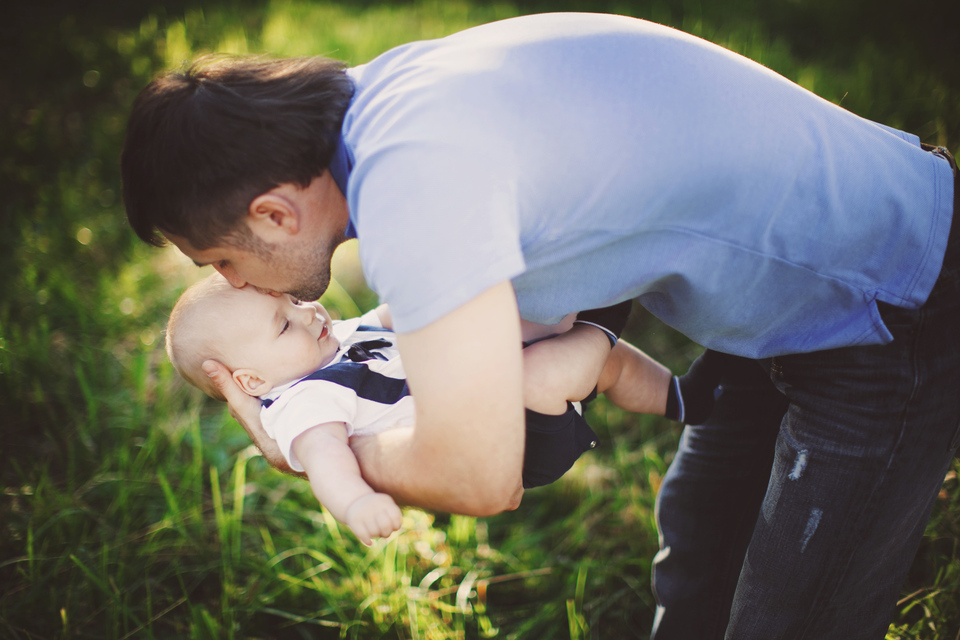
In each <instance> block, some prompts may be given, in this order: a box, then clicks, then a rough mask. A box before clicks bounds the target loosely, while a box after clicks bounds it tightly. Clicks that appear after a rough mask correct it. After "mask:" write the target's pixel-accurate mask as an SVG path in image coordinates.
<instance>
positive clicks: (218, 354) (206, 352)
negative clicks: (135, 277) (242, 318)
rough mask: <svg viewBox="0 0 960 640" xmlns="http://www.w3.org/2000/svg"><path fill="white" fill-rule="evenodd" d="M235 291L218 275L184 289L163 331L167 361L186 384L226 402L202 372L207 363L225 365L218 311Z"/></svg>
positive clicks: (215, 274) (210, 276) (214, 274)
mask: <svg viewBox="0 0 960 640" xmlns="http://www.w3.org/2000/svg"><path fill="white" fill-rule="evenodd" d="M235 292H236V289H234V288H233V286H231V285H230V283H229V282H227V281H226V279H225V278H224V277H223V276H222V275H220V274H219V273H213V274H211V275H209V276H207V277H206V278H204V279H203V280H200V281H199V282H196V283H195V284H193V285H191V286H190V287H188V288H187V290H186V291H184V292H183V294H182V295H181V296H180V298H179V299H178V300H177V303H176V304H175V305H174V306H173V311H171V312H170V318H169V320H167V329H166V350H167V357H168V358H170V362H171V363H172V364H173V366H174V368H175V369H176V370H177V373H179V374H180V375H181V376H182V377H183V378H184V379H185V380H186V381H187V382H189V383H190V384H192V385H193V386H195V387H197V388H198V389H200V390H201V391H203V392H204V393H206V394H207V395H208V396H210V397H211V398H214V399H216V400H220V401H222V402H225V401H226V398H224V397H223V394H221V393H220V390H219V389H217V386H216V385H215V384H214V383H213V380H211V379H210V377H209V376H208V375H207V374H206V373H204V372H203V369H202V365H203V363H204V361H206V360H218V361H220V362H224V356H223V352H222V349H221V348H220V347H221V345H220V340H219V331H220V330H221V326H220V324H219V323H218V322H217V321H218V320H219V318H217V311H219V310H220V309H219V307H221V306H222V305H223V304H224V302H225V299H226V296H229V295H230V294H232V293H235Z"/></svg>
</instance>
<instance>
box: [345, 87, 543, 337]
mask: <svg viewBox="0 0 960 640" xmlns="http://www.w3.org/2000/svg"><path fill="white" fill-rule="evenodd" d="M430 104H433V103H430ZM422 106H423V111H422V112H421V111H418V112H416V113H414V114H411V113H409V112H405V113H402V114H399V115H398V117H397V119H396V120H395V121H394V122H393V124H392V126H391V127H390V128H389V129H386V130H384V131H382V132H380V131H378V132H377V133H378V134H382V136H381V137H379V138H377V141H376V144H375V145H374V146H375V148H373V149H367V150H366V152H364V153H362V154H361V155H359V156H358V158H357V164H356V166H355V167H354V172H353V174H352V176H351V184H350V187H349V189H348V197H349V198H350V200H351V203H350V206H351V208H354V209H355V210H356V211H357V231H358V237H359V238H360V255H361V260H362V262H363V267H364V273H365V275H366V276H367V278H368V281H369V283H370V285H371V288H373V289H374V291H376V292H377V294H378V295H379V296H380V300H381V301H382V302H387V303H389V304H390V313H391V315H392V317H393V322H394V329H395V330H396V331H397V332H400V333H402V332H409V331H414V330H416V329H420V328H423V327H424V326H426V325H428V324H430V323H431V322H433V321H435V320H437V319H439V318H440V317H442V316H444V315H446V314H447V313H449V312H450V311H452V310H454V309H456V308H457V307H459V306H461V305H462V304H464V303H466V302H468V301H470V300H471V299H473V298H475V297H476V296H478V295H479V294H481V293H483V292H484V291H485V290H487V289H489V288H490V287H492V286H493V285H495V284H497V283H498V282H502V281H503V280H508V279H511V278H514V277H516V276H517V275H519V274H521V273H523V271H524V269H525V261H524V257H523V250H522V246H521V240H520V237H521V233H520V226H521V223H520V215H519V211H518V196H517V192H516V189H517V182H516V179H515V176H512V175H511V172H512V162H511V159H510V156H509V155H505V152H504V151H503V150H502V149H496V150H495V149H493V148H492V146H493V145H492V143H491V142H490V141H489V140H485V133H484V131H485V130H486V128H485V127H484V126H483V123H482V122H480V121H479V120H478V119H477V118H475V117H474V116H476V114H475V113H473V114H470V113H461V111H462V110H461V109H459V108H458V107H457V106H454V107H452V108H450V109H449V110H447V111H444V112H443V113H434V112H433V111H432V110H431V108H430V105H429V104H427V105H422Z"/></svg>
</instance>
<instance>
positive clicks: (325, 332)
mask: <svg viewBox="0 0 960 640" xmlns="http://www.w3.org/2000/svg"><path fill="white" fill-rule="evenodd" d="M328 335H330V325H328V324H327V323H326V322H324V323H323V329H320V336H319V337H318V338H317V342H320V341H321V340H323V339H324V338H326V337H327V336H328Z"/></svg>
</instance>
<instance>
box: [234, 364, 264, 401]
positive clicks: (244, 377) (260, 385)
mask: <svg viewBox="0 0 960 640" xmlns="http://www.w3.org/2000/svg"><path fill="white" fill-rule="evenodd" d="M233 381H234V382H236V383H237V386H239V387H240V388H241V389H243V391H244V393H246V394H247V395H249V396H253V397H255V398H259V397H260V396H262V395H263V394H265V393H267V392H268V391H270V389H272V388H273V385H271V384H270V383H269V382H267V381H266V380H264V379H263V378H261V377H260V375H259V374H258V373H257V372H256V371H254V370H253V369H237V370H236V371H234V372H233Z"/></svg>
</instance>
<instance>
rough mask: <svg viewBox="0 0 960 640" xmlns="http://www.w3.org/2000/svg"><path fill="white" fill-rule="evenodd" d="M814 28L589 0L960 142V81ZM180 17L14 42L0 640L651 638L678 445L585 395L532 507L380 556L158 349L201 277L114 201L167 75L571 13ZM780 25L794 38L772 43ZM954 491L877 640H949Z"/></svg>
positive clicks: (430, 6)
mask: <svg viewBox="0 0 960 640" xmlns="http://www.w3.org/2000/svg"><path fill="white" fill-rule="evenodd" d="M776 6H779V7H780V9H779V10H780V11H781V13H779V14H775V15H769V12H770V11H771V9H770V8H769V7H776ZM809 6H810V7H812V9H809V10H810V11H812V12H813V13H811V14H797V13H796V12H798V11H801V9H798V8H797V5H796V4H782V3H780V4H778V3H769V7H768V8H766V9H765V10H764V11H760V10H758V9H757V8H756V7H754V6H753V4H752V3H751V2H749V1H748V0H740V1H738V2H732V1H731V2H725V3H708V2H701V3H697V2H684V3H679V2H653V3H635V4H627V5H624V4H614V3H608V4H604V3H600V4H595V5H591V7H592V8H599V9H603V10H609V11H617V12H621V13H632V14H634V15H638V16H640V17H647V18H652V19H655V20H658V21H661V22H666V23H669V24H673V25H675V26H677V27H679V28H683V29H685V30H687V31H690V32H692V33H696V34H698V35H702V36H704V37H707V38H709V39H712V40H715V41H717V42H720V43H721V44H724V45H726V46H729V47H730V48H733V49H734V50H737V51H740V52H742V53H744V54H746V55H749V56H750V57H753V58H755V59H759V60H760V61H762V62H763V63H764V64H767V65H769V66H771V67H773V68H774V69H776V70H778V71H779V72H781V73H783V74H785V75H787V76H788V77H791V78H793V79H795V80H797V81H798V82H801V84H804V85H805V86H807V87H808V88H811V89H814V90H815V91H817V92H819V93H820V94H821V95H823V96H824V97H826V98H827V99H830V100H833V101H835V102H842V104H844V106H847V107H849V108H851V109H853V110H855V111H857V112H858V113H861V114H863V115H865V116H866V117H870V118H873V119H876V120H879V121H883V122H886V123H889V124H893V125H897V126H902V127H905V128H907V129H910V130H913V131H916V132H918V133H920V134H921V135H922V136H923V137H924V139H925V140H928V141H931V142H939V143H941V144H947V145H948V146H950V147H951V148H953V149H956V148H957V135H958V133H957V132H958V131H960V117H958V110H960V99H958V90H960V88H958V87H960V83H957V82H955V81H954V80H953V78H952V76H950V75H949V74H945V72H944V73H941V71H940V70H939V68H938V67H935V66H933V67H931V66H929V65H926V64H924V63H925V58H924V55H925V54H924V50H923V49H922V48H916V47H912V46H911V45H910V43H897V46H896V47H892V46H885V47H881V46H878V45H877V44H876V42H877V41H876V40H875V39H873V40H871V39H869V38H866V37H864V38H862V39H853V40H852V41H851V39H845V40H844V41H843V42H842V43H840V42H839V41H836V42H834V41H829V40H828V41H827V42H826V44H825V45H824V46H821V47H819V48H810V47H806V48H804V47H802V46H800V45H799V43H801V42H802V41H803V38H804V37H805V36H806V35H808V34H809V33H811V30H816V29H820V30H821V32H823V33H829V32H830V29H828V28H827V27H825V26H823V25H824V24H828V25H829V24H830V20H839V18H838V15H837V13H836V12H837V11H839V10H838V9H834V8H832V5H831V4H830V3H816V2H814V3H810V5H809ZM131 7H132V8H131ZM168 7H169V8H168V9H166V10H160V9H158V10H155V11H147V10H145V9H140V8H137V7H135V6H134V5H131V4H129V3H122V4H121V3H117V4H116V5H107V7H106V8H105V9H102V10H101V11H100V12H99V13H98V12H97V10H95V9H93V8H91V9H90V11H89V12H87V13H85V14H77V15H69V14H63V15H58V16H56V17H55V19H52V18H51V17H50V16H48V15H46V14H45V13H43V12H42V11H41V10H40V9H33V11H34V13H32V14H31V13H30V11H31V9H30V7H28V6H25V7H24V8H23V10H22V13H23V15H26V16H27V18H23V19H22V20H23V22H22V23H18V27H19V28H20V30H21V31H23V32H24V33H29V34H30V36H31V38H30V39H29V40H30V42H31V43H33V44H31V45H29V46H30V47H31V48H29V49H27V50H26V54H24V53H21V52H20V51H19V50H18V51H17V53H18V54H19V55H20V58H19V63H18V64H16V65H8V67H7V68H8V71H7V72H6V73H7V74H8V75H7V77H5V78H4V82H5V83H9V85H10V87H11V90H6V91H0V106H2V107H3V109H0V112H2V113H3V114H4V115H3V116H2V117H3V118H5V121H4V125H3V127H2V128H0V135H2V138H0V143H2V148H4V149H5V150H7V151H5V153H4V157H3V159H2V160H0V179H2V182H3V186H4V192H5V194H6V198H5V201H4V203H3V205H2V207H3V208H2V209H0V225H2V226H0V266H2V268H3V270H4V273H5V274H7V277H6V278H4V279H3V280H0V411H2V415H4V420H3V421H2V423H0V425H2V426H0V429H2V433H0V435H2V438H0V455H2V465H0V484H2V488H3V492H2V494H0V527H2V535H0V637H4V638H14V639H20V638H31V639H33V638H44V639H47V638H278V639H279V638H328V637H329V638H416V639H424V640H426V639H434V638H437V639H441V638H442V639H446V638H481V637H497V638H568V637H569V638H572V639H573V638H630V637H638V638H645V637H647V635H648V629H649V627H650V623H651V621H652V616H653V610H654V602H653V597H652V595H651V593H650V589H649V586H648V582H649V579H648V577H649V573H650V561H651V559H652V557H653V554H654V553H655V551H656V544H657V536H656V529H655V526H654V521H653V502H654V497H655V495H656V491H657V488H658V486H659V482H660V478H661V477H662V476H663V474H664V473H665V471H666V468H667V466H668V464H669V462H670V457H671V452H672V451H673V450H674V448H675V446H676V442H677V439H678V436H679V433H678V431H677V428H676V426H675V425H673V424H671V423H669V422H666V421H664V420H660V419H657V418H653V417H649V416H637V415H630V414H625V413H623V412H621V411H619V410H617V409H616V408H613V407H610V406H609V405H606V404H604V403H603V402H602V400H601V401H598V402H597V403H594V404H593V405H592V406H591V409H590V411H591V416H590V417H591V422H592V424H594V425H595V427H596V429H597V431H598V434H599V435H600V436H601V439H602V441H603V442H604V443H605V444H604V447H603V448H602V449H601V450H598V451H594V452H591V453H590V454H588V455H587V456H585V457H584V459H583V460H581V462H580V463H578V465H577V466H576V467H575V468H574V469H573V470H572V471H571V472H570V473H569V474H568V475H567V476H566V477H565V478H564V479H563V480H562V481H561V482H559V483H557V484H555V485H552V486H550V487H547V488H543V489H540V490H537V491H532V492H529V494H528V495H527V497H526V498H525V500H524V505H523V507H522V509H521V510H520V511H518V512H514V513H507V514H503V515H501V516H498V517H494V518H486V519H473V518H466V517H458V516H445V515H442V514H428V513H424V512H420V511H416V510H408V511H406V513H405V520H404V527H403V530H402V532H401V533H400V534H399V535H397V536H395V537H394V538H391V539H390V540H389V541H387V542H380V543H378V544H377V545H376V546H374V547H373V548H370V549H368V548H365V547H363V546H362V545H360V544H359V543H357V542H356V541H355V540H354V539H353V538H352V536H351V535H350V534H349V532H346V531H343V530H341V528H340V527H339V526H338V525H337V523H336V522H335V521H334V520H333V519H332V518H331V517H330V515H329V514H328V513H326V512H325V511H324V510H322V509H320V508H318V506H317V505H316V503H315V501H314V499H313V497H312V494H311V493H310V491H309V487H308V486H307V485H306V484H305V483H303V482H302V481H298V480H294V479H291V478H287V477H284V476H282V475H280V474H277V473H276V472H274V471H272V470H270V469H269V468H267V467H266V465H265V464H264V462H263V460H262V459H261V458H260V457H259V456H257V455H256V454H255V452H253V451H251V449H250V447H249V443H248V441H247V440H246V436H245V435H244V433H243V432H242V430H241V429H240V428H239V426H237V425H236V424H235V423H234V422H233V421H232V420H231V419H230V418H229V416H228V415H227V413H226V412H225V410H224V408H223V407H222V405H217V404H214V403H211V402H208V401H205V400H204V399H202V398H201V397H199V396H198V394H197V393H196V392H194V391H193V390H192V389H190V388H188V387H186V386H185V385H184V384H183V383H182V382H181V381H180V380H179V379H178V378H177V377H176V375H175V374H174V372H173V371H172V369H171V367H170V365H169V364H168V363H167V362H166V360H165V358H164V356H163V354H162V351H161V350H160V348H159V345H160V343H161V341H162V340H161V338H162V328H163V323H164V319H165V316H166V313H167V312H168V310H169V308H170V306H171V304H172V301H173V300H174V298H175V296H176V295H177V293H178V292H179V291H180V290H182V288H183V287H184V286H185V285H186V284H187V282H188V281H190V280H191V279H193V278H195V277H197V276H198V274H197V273H195V271H196V270H195V269H194V268H193V267H192V265H189V263H186V264H185V263H184V261H183V260H182V259H180V258H179V257H178V256H177V254H176V253H175V252H173V251H154V250H150V249H148V248H147V247H144V246H141V245H139V244H138V243H137V242H136V241H135V239H134V238H133V237H132V235H131V234H130V232H129V230H127V229H126V226H125V223H124V221H123V216H122V211H121V209H120V207H119V204H118V194H119V192H120V191H119V189H120V186H119V180H118V176H117V168H116V153H117V149H118V148H119V144H120V140H121V136H122V130H123V122H124V118H125V114H126V111H127V109H128V108H129V103H130V101H131V100H132V97H133V95H134V94H135V92H136V90H137V89H138V88H139V87H141V86H142V85H143V84H144V83H145V82H146V80H147V78H148V77H149V76H150V75H151V74H152V73H154V72H155V71H156V70H158V69H160V68H162V67H166V66H169V65H174V64H178V63H179V62H180V61H181V60H184V59H187V58H190V57H192V56H194V55H195V54H198V53H201V52H205V51H214V50H231V51H236V52H244V51H248V52H254V51H262V50H269V51H272V52H274V53H277V54H281V55H288V54H289V55H292V54H310V53H328V54H332V55H335V56H337V57H341V58H344V59H347V60H349V61H351V62H353V63H358V62H363V61H365V60H367V59H369V58H370V57H372V56H373V55H375V54H376V53H378V52H379V51H382V50H384V49H386V48H388V47H390V46H393V45H396V44H400V43H402V42H405V41H408V40H411V39H416V38H427V37H435V36H440V35H443V34H446V33H450V32H453V31H456V30H459V29H461V28H464V27H467V26H470V25H472V24H477V23H481V22H486V21H490V20H493V19H498V18H502V17H507V16H510V15H514V14H516V13H521V12H532V11H540V10H544V9H546V8H562V9H582V8H583V7H584V5H582V4H577V3H575V2H568V3H565V4H564V3H559V4H556V3H554V4H550V5H545V4H542V3H540V4H538V3H526V4H524V3H520V4H517V5H513V4H510V3H499V4H479V3H477V4H470V3H467V2H417V3H404V2H394V3H382V4H374V3H360V4H346V3H344V4H332V3H307V2H298V1H292V0H288V1H283V2H279V1H278V2H267V3H253V2H251V3H248V4H245V5H222V6H221V5H216V4H208V5H205V6H204V8H203V9H202V10H201V9H199V8H197V6H196V5H188V4H184V5H177V4H168ZM818 11H819V12H820V13H817V12H818ZM765 12H766V13H765ZM30 16H33V18H32V21H31V19H30ZM784 16H786V18H784ZM798 16H799V17H798ZM841 17H842V16H841ZM778 18H779V19H778ZM788 18H789V19H788ZM795 18H796V19H795ZM799 18H803V20H799ZM818 21H819V22H818ZM824 21H826V22H824ZM792 23H798V24H799V23H802V24H803V25H804V29H805V30H804V31H803V32H802V33H793V32H790V31H788V30H784V25H785V24H792ZM817 25H820V26H817ZM840 26H842V25H837V26H836V27H831V28H836V29H837V30H838V31H840V32H843V29H841V28H840ZM818 33H819V32H818ZM821 35H822V34H821ZM821 42H823V41H822V39H821ZM831 43H832V44H831ZM4 46H7V45H4ZM24 46H26V45H24ZM3 51H4V52H6V51H7V50H6V49H4V50H3ZM12 59H13V58H11V60H12ZM881 69H882V70H885V72H884V73H880V72H879V71H877V70H881ZM13 87H15V88H16V90H12V88H13ZM916 95H928V96H933V97H932V98H930V99H928V100H918V99H916V98H914V96H916ZM337 260H338V263H337V265H335V274H336V275H337V276H338V278H339V281H338V284H339V285H342V286H338V287H334V288H333V289H331V291H330V293H328V296H327V298H326V299H325V302H326V303H328V304H329V305H330V306H332V307H334V308H336V309H339V310H340V311H341V312H342V313H343V314H344V315H353V314H354V313H355V311H356V310H357V308H362V309H367V308H370V307H372V306H373V304H374V303H375V300H374V298H373V296H372V294H371V293H370V292H369V291H367V290H365V289H364V288H363V286H362V280H360V279H359V278H358V277H357V276H356V274H355V272H353V271H351V269H350V268H349V267H350V265H351V264H352V263H353V262H354V261H355V258H354V257H353V256H352V255H351V254H350V247H348V248H347V251H345V252H342V253H341V254H338V256H337ZM628 331H629V336H630V338H631V339H632V340H633V341H634V342H636V343H637V344H639V345H640V346H641V347H643V348H644V349H646V350H647V351H648V352H650V353H651V354H653V355H654V356H656V357H658V358H659V359H661V360H663V361H665V362H666V363H667V364H668V365H670V366H671V367H672V368H674V369H675V370H682V369H683V368H685V366H686V364H687V363H688V362H689V361H690V359H691V358H692V357H694V356H695V355H696V353H697V351H698V349H697V347H696V346H695V345H692V344H690V343H689V342H687V341H686V340H685V339H683V338H682V337H681V336H678V335H677V334H676V333H674V332H672V331H670V330H669V329H667V328H665V327H663V326H662V325H659V324H658V323H656V322H655V321H653V320H650V319H648V318H640V319H637V320H636V322H635V323H634V324H633V325H631V327H630V328H629V329H628ZM958 472H960V467H958V466H957V465H956V464H955V465H954V468H953V471H952V475H950V476H948V478H947V480H946V482H945V483H944V486H943V491H942V492H941V495H940V499H939V500H938V501H937V505H936V507H935V511H934V515H933V518H932V519H931V522H930V525H929V527H928V529H927V535H926V536H925V538H924V542H923V544H922V547H921V550H920V552H919V554H918V556H917V560H916V561H915V563H914V567H913V569H912V570H911V573H910V575H909V577H908V581H907V584H906V585H905V587H904V591H903V599H902V600H901V602H900V603H899V605H898V614H897V617H896V619H895V620H894V622H893V623H892V624H891V626H890V630H889V633H888V636H887V637H888V639H889V640H894V639H907V638H910V639H921V638H922V639H924V640H928V639H929V640H941V639H942V640H956V639H957V638H960V598H958V597H957V594H958V593H960V553H958V543H957V540H958V538H960V482H958V480H957V473H958ZM890 517H896V514H890Z"/></svg>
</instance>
